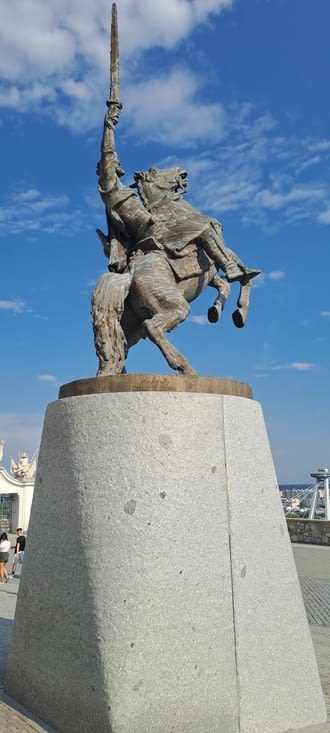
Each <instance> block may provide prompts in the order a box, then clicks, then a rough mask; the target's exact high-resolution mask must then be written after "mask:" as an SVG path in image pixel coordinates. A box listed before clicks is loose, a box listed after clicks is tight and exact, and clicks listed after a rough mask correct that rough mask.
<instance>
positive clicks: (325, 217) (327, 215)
mask: <svg viewBox="0 0 330 733" xmlns="http://www.w3.org/2000/svg"><path fill="white" fill-rule="evenodd" d="M318 221H319V222H320V224H330V207H329V208H328V209H326V210H325V211H321V213H320V214H319V216H318Z"/></svg>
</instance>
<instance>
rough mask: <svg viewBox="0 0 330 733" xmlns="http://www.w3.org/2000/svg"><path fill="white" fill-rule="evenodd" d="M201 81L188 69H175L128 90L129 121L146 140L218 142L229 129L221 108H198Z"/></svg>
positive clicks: (127, 112) (215, 105) (210, 105)
mask: <svg viewBox="0 0 330 733" xmlns="http://www.w3.org/2000/svg"><path fill="white" fill-rule="evenodd" d="M198 89H199V80H198V78H197V77H196V76H195V75H193V74H192V73H191V72H190V71H189V70H188V69H185V68H175V69H172V71H171V72H170V73H169V74H166V75H162V76H158V77H157V78H152V79H149V80H147V81H143V82H141V83H140V84H134V85H132V86H129V87H128V88H127V89H126V95H127V105H126V107H125V112H126V121H127V122H128V123H129V122H131V123H132V124H134V127H135V129H136V131H137V132H138V133H142V134H144V137H145V138H148V137H150V138H151V139H153V140H158V141H162V142H166V143H169V144H178V143H180V145H182V146H185V145H190V144H191V143H192V141H194V140H197V139H203V138H204V139H208V138H212V139H218V138H219V137H221V136H222V135H223V134H224V131H225V128H226V119H227V117H226V113H225V111H224V109H223V107H222V106H221V104H208V105H206V104H201V103H200V102H199V104H198V113H197V106H196V95H197V92H198Z"/></svg>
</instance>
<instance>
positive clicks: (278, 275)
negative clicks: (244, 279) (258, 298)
mask: <svg viewBox="0 0 330 733" xmlns="http://www.w3.org/2000/svg"><path fill="white" fill-rule="evenodd" d="M284 278H285V272H283V271H282V270H273V271H272V272H262V273H261V274H260V275H258V277H257V278H256V279H255V280H253V287H254V288H260V287H261V286H262V285H265V284H266V282H267V281H268V280H271V281H272V282H279V281H280V280H283V279H284Z"/></svg>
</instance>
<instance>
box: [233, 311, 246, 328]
mask: <svg viewBox="0 0 330 733" xmlns="http://www.w3.org/2000/svg"><path fill="white" fill-rule="evenodd" d="M232 319H233V321H234V324H235V326H236V328H243V326H245V319H244V318H243V314H242V313H241V311H240V309H239V308H237V310H235V311H234V313H233V314H232Z"/></svg>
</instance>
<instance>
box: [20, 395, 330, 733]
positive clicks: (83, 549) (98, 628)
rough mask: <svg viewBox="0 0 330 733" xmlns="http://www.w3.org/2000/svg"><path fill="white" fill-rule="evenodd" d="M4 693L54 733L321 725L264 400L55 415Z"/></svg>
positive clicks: (145, 400)
mask: <svg viewBox="0 0 330 733" xmlns="http://www.w3.org/2000/svg"><path fill="white" fill-rule="evenodd" d="M104 561H105V564H104ZM291 617H293V618H294V619H295V624H294V627H293V626H292V631H291V630H290V624H289V625H288V623H287V622H288V619H289V618H291ZM297 639H298V640H299V641H298V642H297ZM288 680H290V684H288ZM6 690H7V692H8V694H9V695H11V696H12V697H13V698H14V699H16V700H17V701H18V702H20V703H21V704H23V705H24V706H25V707H26V708H28V709H29V710H31V711H32V712H33V713H34V714H36V715H37V716H39V717H40V718H41V719H43V720H46V721H47V722H48V723H49V724H50V725H52V726H53V727H54V728H55V729H56V730H57V731H58V732H59V733H78V732H79V733H92V731H93V733H94V732H95V731H97V732H98V733H170V732H172V733H238V731H240V733H252V731H253V733H265V732H266V731H267V733H284V731H288V730H299V731H304V730H306V731H307V729H308V727H310V726H312V728H311V730H313V729H314V730H322V729H323V726H322V724H323V723H324V722H325V721H326V712H325V706H324V701H323V696H322V692H321V687H320V682H319V676H318V671H317V667H316V662H315V656H314V651H313V647H312V643H311V639H310V634H309V630H308V626H307V620H306V616H305V612H304V608H303V603H302V597H301V593H300V589H299V583H298V580H297V575H296V570H295V565H294V560H293V556H292V550H291V545H290V541H289V537H288V533H287V529H286V524H285V519H284V516H283V511H282V506H281V502H280V497H279V492H278V488H277V485H276V478H275V473H274V468H273V463H272V458H271V453H270V449H269V444H268V439H267V435H266V431H265V427H264V422H263V417H262V411H261V408H260V406H259V405H258V403H256V402H254V401H253V400H249V399H246V398H242V397H236V396H230V395H212V394H198V393H197V394H192V393H169V392H161V393H153V392H148V393H146V392H134V393H112V394H95V395H92V394H90V395H86V396H79V397H69V398H66V399H62V400H59V401H57V402H55V403H53V404H51V405H50V406H49V407H48V410H47V414H46V418H45V423H44V430H43V437H42V443H41V450H40V459H39V465H38V472H37V477H36V485H35V495H34V502H33V507H32V517H31V523H30V528H29V542H28V544H27V552H26V558H25V566H24V574H23V577H22V580H21V587H20V592H19V597H18V603H17V612H16V619H15V626H14V632H13V640H12V646H11V652H10V655H9V662H8V672H7V680H6ZM314 726H318V728H315V727H314Z"/></svg>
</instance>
